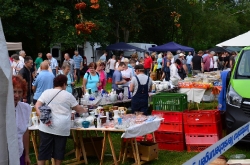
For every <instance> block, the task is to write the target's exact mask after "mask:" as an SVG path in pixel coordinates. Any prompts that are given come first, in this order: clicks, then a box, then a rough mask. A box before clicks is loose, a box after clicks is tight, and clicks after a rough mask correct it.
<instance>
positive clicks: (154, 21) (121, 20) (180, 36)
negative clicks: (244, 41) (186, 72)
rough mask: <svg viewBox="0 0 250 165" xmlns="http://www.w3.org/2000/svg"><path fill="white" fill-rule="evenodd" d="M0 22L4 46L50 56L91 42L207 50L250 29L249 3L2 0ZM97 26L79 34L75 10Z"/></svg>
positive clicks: (231, 0)
mask: <svg viewBox="0 0 250 165" xmlns="http://www.w3.org/2000/svg"><path fill="white" fill-rule="evenodd" d="M1 1H2V2H1V6H0V11H1V12H0V17H1V19H2V22H3V28H4V32H5V37H6V39H7V41H9V42H11V41H16V42H23V47H24V49H25V50H26V51H27V52H29V53H30V54H37V52H39V51H48V49H49V48H50V47H51V46H52V45H53V44H54V43H61V44H62V48H63V49H64V50H67V49H71V48H75V47H76V45H77V44H83V43H84V42H85V41H90V42H91V43H92V44H93V43H95V42H98V43H101V44H109V43H115V42H145V43H155V44H158V45H159V44H164V43H167V42H169V41H175V42H178V43H180V44H183V45H188V46H191V47H194V48H195V49H196V50H199V49H203V50H204V49H208V48H210V47H213V46H215V44H217V43H219V42H222V41H224V40H226V39H229V38H232V37H234V36H236V35H239V34H241V33H244V32H246V31H248V30H249V27H250V20H249V19H248V18H249V16H250V11H249V10H250V1H249V0H244V1H243V0H238V1H234V0H122V1H117V0H99V1H98V4H99V8H98V9H97V10H96V9H93V8H91V7H90V6H91V5H92V4H91V3H92V2H93V0H92V1H91V0H80V1H74V0H50V1H44V0H32V1H30V0H1ZM79 2H84V3H86V5H87V7H86V8H85V9H84V10H83V11H82V14H83V17H84V19H86V20H87V21H91V22H93V23H95V25H96V28H95V29H94V30H92V32H91V33H89V34H84V33H80V34H78V32H77V30H76V28H75V25H76V24H78V23H79V17H80V16H79V14H80V13H79V11H78V10H76V8H75V4H76V3H79Z"/></svg>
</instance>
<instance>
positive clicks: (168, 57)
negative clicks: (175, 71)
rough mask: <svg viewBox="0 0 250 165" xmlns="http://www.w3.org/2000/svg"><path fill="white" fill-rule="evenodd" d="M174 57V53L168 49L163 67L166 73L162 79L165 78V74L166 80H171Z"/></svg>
mask: <svg viewBox="0 0 250 165" xmlns="http://www.w3.org/2000/svg"><path fill="white" fill-rule="evenodd" d="M172 59H173V54H172V53H171V52H170V51H168V52H167V54H166V56H165V57H164V58H163V60H162V69H163V72H164V74H163V75H162V77H161V79H163V78H164V76H165V80H166V81H169V80H170V65H171V64H172V62H171V61H172Z"/></svg>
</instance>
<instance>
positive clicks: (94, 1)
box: [90, 0, 98, 3]
mask: <svg viewBox="0 0 250 165" xmlns="http://www.w3.org/2000/svg"><path fill="white" fill-rule="evenodd" d="M90 2H91V3H98V0H90Z"/></svg>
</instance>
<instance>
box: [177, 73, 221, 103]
mask: <svg viewBox="0 0 250 165" xmlns="http://www.w3.org/2000/svg"><path fill="white" fill-rule="evenodd" d="M221 85H222V83H221V79H220V71H215V72H205V73H198V74H197V75H196V76H192V77H186V78H185V79H184V80H183V81H179V82H178V87H179V88H180V90H179V92H180V93H186V94H187V97H188V101H191V102H196V103H200V102H201V101H202V100H203V99H204V100H206V99H205V98H204V95H206V96H211V94H213V95H218V94H219V93H220V90H221ZM212 98H215V97H210V99H208V101H212V100H213V99H212Z"/></svg>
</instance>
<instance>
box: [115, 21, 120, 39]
mask: <svg viewBox="0 0 250 165" xmlns="http://www.w3.org/2000/svg"><path fill="white" fill-rule="evenodd" d="M119 28H120V24H119V22H117V25H116V30H115V37H116V43H118V42H120V35H119Z"/></svg>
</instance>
